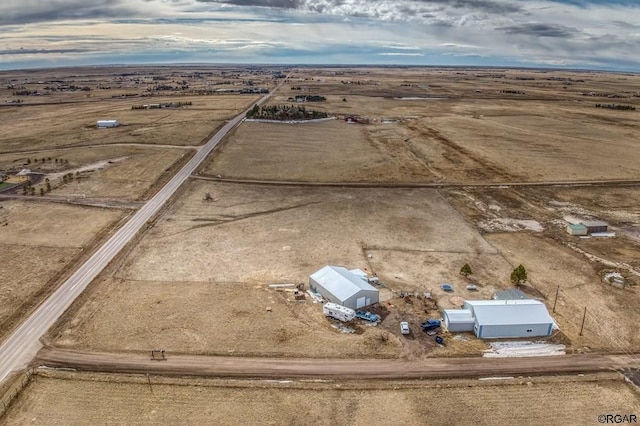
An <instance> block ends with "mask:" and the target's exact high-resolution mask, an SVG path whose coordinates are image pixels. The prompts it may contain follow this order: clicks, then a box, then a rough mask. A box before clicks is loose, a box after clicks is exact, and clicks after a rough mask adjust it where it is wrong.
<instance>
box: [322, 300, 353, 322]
mask: <svg viewBox="0 0 640 426" xmlns="http://www.w3.org/2000/svg"><path fill="white" fill-rule="evenodd" d="M322 313H323V314H324V315H325V316H328V317H331V318H335V319H337V320H338V321H342V322H348V321H351V320H352V319H354V318H355V317H356V311H354V310H353V309H351V308H347V307H346V306H342V305H338V304H337V303H331V302H328V303H325V304H324V306H323V307H322Z"/></svg>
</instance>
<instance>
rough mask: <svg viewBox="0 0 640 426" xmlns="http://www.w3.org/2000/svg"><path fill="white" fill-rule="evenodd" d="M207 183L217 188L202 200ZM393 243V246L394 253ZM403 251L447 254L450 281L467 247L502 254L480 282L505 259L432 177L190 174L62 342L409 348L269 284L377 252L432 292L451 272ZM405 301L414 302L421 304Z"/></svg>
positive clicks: (347, 350) (217, 349) (327, 351)
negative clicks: (345, 185)
mask: <svg viewBox="0 0 640 426" xmlns="http://www.w3.org/2000/svg"><path fill="white" fill-rule="evenodd" d="M206 192H209V193H210V194H211V196H212V198H213V201H205V200H203V196H204V194H205V193H206ZM433 218H440V220H439V221H438V222H437V223H435V222H434V221H433ZM444 218H446V219H447V220H444ZM394 252H398V255H397V256H396V257H393V256H391V255H389V253H394ZM405 253H406V254H409V255H411V254H414V255H416V256H417V258H420V256H423V258H421V259H429V257H430V256H431V255H433V254H434V253H435V254H437V256H438V257H437V258H439V259H443V260H446V261H447V262H449V265H451V268H452V269H451V270H450V271H449V277H450V278H451V280H453V282H458V281H460V280H459V279H458V278H457V277H456V276H457V275H458V274H457V272H458V270H459V268H460V266H461V264H458V263H459V262H460V261H461V260H462V259H464V256H465V253H466V255H467V256H468V257H469V258H474V259H475V258H479V259H480V260H483V261H484V260H487V261H489V262H490V263H491V264H492V265H493V268H494V270H491V271H489V270H488V271H486V272H483V273H482V274H479V277H483V279H486V282H485V283H484V284H494V281H493V280H494V279H497V278H498V277H499V276H500V275H503V274H507V273H508V271H509V269H508V265H507V264H506V262H504V261H503V260H502V259H500V258H497V257H496V255H495V250H494V249H493V248H492V247H491V246H490V245H488V244H487V243H486V242H485V241H484V240H483V239H482V238H481V237H480V236H479V235H478V234H477V232H476V231H475V230H473V229H472V228H470V227H469V225H467V224H466V223H465V222H464V220H463V218H462V217H461V216H459V215H457V214H456V213H455V211H453V210H452V209H451V208H450V207H449V206H448V204H447V203H446V202H444V199H442V198H441V196H440V195H438V193H437V192H436V191H434V190H423V189H416V190H379V189H328V188H312V189H310V188H290V187H271V188H264V187H261V186H257V185H237V184H219V183H210V182H203V181H194V182H192V183H191V184H190V186H189V187H188V189H187V191H186V192H185V193H184V194H183V196H182V197H181V198H180V199H179V200H178V201H177V202H176V203H175V204H174V205H173V206H171V207H170V208H169V210H168V211H167V212H166V213H165V214H164V215H163V216H162V217H161V218H160V219H159V220H158V222H157V223H156V226H154V227H153V228H152V229H150V230H149V231H148V232H147V233H146V235H145V236H144V238H143V239H142V240H141V241H140V243H139V244H138V245H137V246H136V247H135V248H133V250H132V251H131V252H129V253H128V254H127V257H126V258H125V259H123V260H122V263H121V264H120V265H118V267H117V270H115V271H114V272H113V273H112V274H113V277H108V278H105V279H104V281H101V282H100V283H99V284H98V286H97V288H98V290H96V293H95V295H92V297H91V300H90V301H89V302H87V303H86V304H85V305H84V306H83V307H82V308H81V309H80V310H79V311H78V313H77V314H76V315H75V318H74V319H73V320H71V322H70V323H69V324H67V325H66V326H63V327H62V328H61V330H60V331H59V332H58V334H57V335H56V337H55V338H56V340H57V341H56V344H59V345H63V346H66V347H82V348H84V349H100V350H118V349H125V350H146V349H148V348H149V347H153V346H154V345H155V346H157V345H160V346H163V347H166V348H171V349H172V350H174V351H178V352H197V353H201V352H202V353H229V352H232V353H238V354H249V353H250V354H269V355H279V356H284V355H296V356H312V355H316V356H318V355H319V354H322V356H332V357H336V356H338V357H339V356H353V355H358V356H375V357H380V356H401V355H403V354H405V355H406V354H407V352H413V350H414V349H420V348H414V347H413V346H410V347H407V348H404V349H402V350H401V348H400V346H399V344H398V340H397V338H395V337H393V338H390V339H389V340H388V341H387V343H385V344H382V343H384V342H381V341H380V339H379V334H381V333H383V334H387V332H383V331H378V329H374V328H370V327H365V328H363V329H362V330H361V331H363V332H364V333H363V334H355V335H348V334H341V333H339V332H337V331H336V330H334V329H332V328H330V327H329V326H328V323H327V321H326V320H324V319H323V318H322V316H321V313H320V312H321V311H320V307H319V305H315V304H312V303H311V302H310V301H309V300H307V301H305V302H302V303H295V302H290V301H287V298H286V297H285V296H286V294H284V293H279V292H277V291H275V290H269V289H268V285H269V284H272V283H288V282H290V283H300V282H303V283H307V282H308V275H309V274H310V273H312V272H314V271H315V270H317V269H319V268H320V267H322V266H324V265H325V264H344V265H347V266H350V267H359V268H366V269H368V270H370V271H371V270H373V271H376V272H378V271H377V268H378V265H379V266H380V268H381V271H380V272H378V274H379V276H380V279H381V280H382V281H384V282H385V283H386V284H387V286H388V288H390V289H395V290H410V289H413V290H415V291H427V290H428V289H430V288H433V287H435V286H437V285H438V284H439V282H438V280H439V279H440V278H443V277H445V276H446V275H447V273H446V271H445V270H444V268H443V269H442V274H441V275H434V276H430V272H429V269H428V268H429V264H428V262H427V261H422V260H421V261H420V262H416V263H412V261H411V259H413V258H409V260H408V261H407V258H406V257H403V255H404V254H405ZM378 257H380V259H381V261H378ZM396 259H398V260H397V262H398V263H394V262H396ZM423 262H424V263H423ZM387 270H388V271H391V273H393V274H399V272H398V271H400V270H402V271H403V272H402V274H403V275H402V277H400V275H397V276H396V275H391V274H389V275H387V272H386V271H387ZM483 274H484V275H483ZM385 291H386V292H387V293H385V294H389V291H388V290H385ZM487 291H488V290H487ZM289 298H291V295H290V294H289ZM267 307H270V308H271V309H272V312H267V311H266V308H267ZM409 308H410V307H407V310H406V313H407V314H415V315H419V314H420V311H418V312H413V310H412V309H409ZM401 311H404V310H403V309H401ZM436 314H437V312H436ZM123 315H125V317H126V320H124V321H123ZM422 315H425V312H424V311H423V312H422ZM419 318H420V317H416V319H415V320H414V322H417V321H418V319H419ZM396 320H397V318H395V317H390V319H389V321H387V322H385V323H383V327H382V328H383V329H384V330H387V331H388V332H390V333H391V334H393V335H399V332H398V329H397V328H398V327H397V321H396ZM256 324H259V326H256ZM345 342H349V343H348V344H345ZM310 348H313V349H312V350H311V349H310ZM427 348H428V347H427ZM405 349H406V350H405ZM423 351H424V350H418V352H419V353H421V352H423Z"/></svg>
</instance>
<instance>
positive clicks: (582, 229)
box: [566, 223, 589, 235]
mask: <svg viewBox="0 0 640 426" xmlns="http://www.w3.org/2000/svg"><path fill="white" fill-rule="evenodd" d="M566 229H567V233H568V234H569V235H587V234H588V233H589V232H588V231H587V227H586V226H584V225H583V224H581V223H570V224H568V225H567V228H566Z"/></svg>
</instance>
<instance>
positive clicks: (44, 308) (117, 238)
mask: <svg viewBox="0 0 640 426" xmlns="http://www.w3.org/2000/svg"><path fill="white" fill-rule="evenodd" d="M285 81H286V79H283V80H282V82H281V83H280V84H279V85H278V86H277V87H276V88H275V89H274V90H272V91H271V93H274V92H276V91H277V90H278V89H279V88H280V86H282V84H284V82H285ZM271 93H270V94H268V95H266V96H264V97H263V98H261V99H260V100H259V101H258V103H263V102H265V101H266V100H267V99H268V98H269V97H270V96H271ZM245 115H246V111H245V112H243V113H242V114H240V115H238V116H237V117H235V118H234V119H232V120H231V121H229V122H228V123H227V124H226V125H225V126H224V127H222V129H220V131H219V132H218V133H216V134H215V136H213V137H212V138H211V139H210V140H209V142H207V143H206V144H205V145H204V146H202V148H201V149H199V150H198V151H197V152H196V154H195V155H194V156H193V158H191V160H189V162H188V163H187V164H186V165H185V166H184V167H183V168H182V169H181V170H180V171H179V172H178V173H177V174H176V175H175V176H174V177H173V178H172V179H171V180H170V181H169V182H168V183H167V184H166V185H165V186H164V187H163V188H162V189H161V190H160V191H158V193H157V194H156V195H155V196H154V197H153V198H151V199H150V200H149V201H148V202H147V203H146V204H145V205H144V206H143V207H142V208H140V210H138V212H137V213H136V214H135V215H134V216H133V217H132V218H131V219H130V220H129V221H128V222H127V223H126V224H125V225H124V226H123V227H122V228H120V229H119V230H118V231H117V232H116V233H115V234H114V235H113V236H112V237H111V238H109V240H108V241H107V242H106V243H105V244H104V245H103V246H102V247H100V248H99V249H98V250H97V251H96V252H95V253H94V254H93V256H91V257H90V258H89V259H88V260H87V261H86V263H84V264H83V265H82V266H81V267H80V268H79V269H78V270H77V271H76V272H75V273H74V274H73V275H71V277H69V279H68V280H67V281H65V282H64V283H63V284H62V285H61V286H60V288H58V289H57V290H56V291H55V293H53V294H52V295H51V296H50V297H49V298H48V299H47V300H46V301H44V302H43V303H42V304H41V305H40V306H39V307H38V308H37V309H36V310H35V312H33V314H31V316H30V317H29V318H27V320H26V321H25V322H24V323H22V324H21V325H20V326H19V327H18V328H17V329H16V330H14V332H13V334H12V335H11V336H9V338H8V339H7V340H6V341H5V342H4V343H3V344H2V346H0V382H1V381H3V380H4V379H5V378H6V377H7V376H8V375H9V374H11V372H13V371H15V370H19V369H21V368H24V367H25V366H26V365H27V364H28V363H29V362H30V361H31V360H32V359H33V357H34V356H35V355H36V353H37V352H38V350H39V349H40V348H41V347H42V344H41V343H40V337H42V336H43V335H44V334H45V333H46V332H47V330H48V329H49V328H50V327H51V326H52V325H53V324H54V323H55V322H56V321H57V320H58V318H60V316H62V314H63V313H64V312H65V311H66V310H67V308H68V307H69V306H71V304H72V303H73V301H74V300H75V299H76V298H77V297H78V296H79V295H80V293H82V292H83V291H84V289H85V288H86V287H87V285H89V283H90V282H91V281H92V280H93V279H94V278H95V277H96V276H97V275H98V274H99V273H100V272H101V271H102V270H103V269H104V268H105V267H106V266H107V265H108V264H109V262H110V261H111V260H112V259H113V258H114V257H115V256H116V255H117V254H118V253H119V252H120V250H122V248H123V247H124V246H125V245H126V244H127V243H128V242H129V241H130V240H131V239H132V238H133V236H134V235H136V233H137V232H138V231H139V230H140V229H142V227H143V226H144V225H145V224H146V223H147V221H149V220H150V219H151V218H152V217H153V216H154V215H155V214H156V213H157V212H158V211H159V210H160V208H161V207H162V206H163V205H164V204H165V202H166V201H167V200H168V199H169V197H171V196H172V195H173V194H174V193H175V192H176V190H177V189H178V188H179V187H180V186H181V185H182V184H183V183H184V181H185V180H187V178H189V175H191V174H192V173H193V172H194V171H195V170H196V168H197V167H198V166H199V165H200V163H201V162H202V161H203V160H204V159H205V158H206V157H207V155H209V153H211V151H212V150H213V148H215V146H216V145H218V143H220V141H221V140H222V138H224V137H225V135H226V134H227V133H228V132H229V131H230V130H231V129H232V128H233V127H234V126H236V125H237V124H238V123H240V121H242V119H243V118H244V117H245Z"/></svg>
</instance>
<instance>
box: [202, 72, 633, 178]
mask: <svg viewBox="0 0 640 426" xmlns="http://www.w3.org/2000/svg"><path fill="white" fill-rule="evenodd" d="M336 74H337V75H336ZM291 81H292V82H291V84H290V85H288V86H289V90H287V89H286V88H285V89H283V90H282V91H281V93H280V94H279V96H276V97H274V98H273V99H272V100H271V101H270V103H272V104H283V103H287V99H288V98H289V97H293V96H296V95H305V94H314V95H321V96H325V97H326V98H327V101H326V102H310V103H307V104H306V106H307V108H312V109H318V110H323V111H327V112H329V113H331V114H336V115H338V116H345V115H357V116H361V117H363V118H365V119H367V120H368V121H369V124H361V125H357V127H359V128H361V129H362V130H361V132H362V133H364V134H365V135H367V138H366V139H367V140H368V141H369V145H368V146H367V145H363V146H362V148H355V147H356V145H353V146H354V149H363V150H364V152H367V153H368V152H371V153H380V155H382V156H384V157H386V161H387V162H390V163H392V164H393V163H395V162H396V161H397V162H398V164H399V165H402V167H403V173H400V174H398V173H397V172H396V173H393V172H394V171H395V170H396V169H397V166H396V167H395V168H394V169H392V170H388V169H387V170H381V172H382V173H383V176H378V175H376V173H375V171H374V173H371V172H368V171H367V170H366V169H365V170H364V171H363V172H362V173H361V175H360V176H359V177H358V179H357V180H372V181H381V180H386V179H385V177H384V176H385V175H384V174H385V173H390V177H389V178H388V180H390V181H393V180H395V181H398V180H402V181H409V182H411V181H424V182H431V181H434V179H435V180H438V181H444V182H477V181H486V182H508V181H514V180H516V181H556V180H585V179H587V180H590V179H628V178H634V177H636V176H637V175H638V172H639V171H640V170H639V168H638V164H639V161H638V160H639V158H638V157H637V156H636V154H637V153H638V150H637V149H635V146H636V142H637V140H638V138H639V137H640V125H639V124H638V123H639V121H638V114H640V112H639V111H618V110H611V109H603V108H595V105H596V103H601V104H623V105H632V106H636V107H640V76H619V75H610V74H600V73H589V74H570V73H566V72H536V71H502V70H496V71H495V72H489V71H487V70H471V71H469V70H466V71H465V70H416V69H413V70H412V69H408V70H404V69H403V70H402V71H401V72H392V71H390V70H384V69H383V70H374V69H359V70H351V71H346V72H345V71H344V70H343V71H338V70H302V71H300V72H299V73H297V74H295V75H294V76H293V78H292V80H291ZM342 82H361V83H362V84H344V83H342ZM292 87H301V89H304V90H291V88H292ZM503 91H515V92H522V93H518V94H514V93H503ZM403 98H404V99H403ZM407 98H408V99H407ZM385 120H386V121H388V120H392V121H397V123H388V122H387V123H386V124H383V123H384V122H385ZM261 127H262V126H260V127H256V128H255V130H256V131H255V132H252V133H249V131H250V130H249V129H247V130H246V131H245V132H238V134H237V135H236V137H235V138H233V139H232V141H234V142H235V141H236V140H237V142H238V143H237V144H234V151H233V155H230V156H229V158H228V159H227V158H225V155H224V154H223V155H222V156H221V157H220V158H218V159H217V160H216V161H217V162H218V164H223V163H224V164H226V163H225V162H229V163H231V162H234V160H236V159H242V158H243V157H245V156H248V157H251V156H252V155H258V154H259V153H261V152H262V151H261V149H263V148H262V147H261V146H260V143H261V137H260V130H262V128H261ZM291 132H295V131H293V130H291V131H289V132H287V133H291ZM287 133H285V134H284V135H283V136H282V137H281V138H280V141H279V142H278V141H277V140H276V141H275V143H274V138H273V137H268V138H267V139H268V141H269V144H268V147H269V149H270V150H274V151H275V152H278V150H279V149H282V148H278V146H279V145H280V144H282V146H287V147H289V149H295V150H296V154H295V155H296V158H299V159H300V160H299V161H305V163H304V164H302V165H300V164H298V165H297V167H298V170H305V169H306V170H307V172H306V173H308V174H309V175H308V176H307V175H306V174H304V173H303V175H302V177H301V178H300V180H306V179H310V180H312V179H313V178H314V176H315V175H313V173H315V171H311V170H314V168H313V166H314V155H315V153H317V150H316V148H315V147H316V145H317V144H318V142H316V143H313V144H312V145H309V144H308V143H305V142H306V141H305V140H304V139H303V140H302V142H300V141H299V138H300V136H299V134H295V135H294V136H293V137H290V136H288V135H287ZM267 134H269V132H268V131H267ZM334 138H336V136H335V135H334V134H332V133H331V132H330V133H328V137H325V139H334ZM247 139H248V140H247ZM275 139H277V138H275ZM337 139H338V140H336V141H333V140H332V141H331V143H332V144H340V143H341V138H337ZM349 142H351V141H349ZM232 143H233V142H232ZM350 146H351V144H349V147H350ZM346 149H349V148H346ZM300 151H302V153H305V155H308V158H307V157H304V156H302V153H301V152H300ZM349 152H350V151H346V153H349ZM368 155H372V154H368ZM368 155H367V156H368ZM367 156H365V158H367ZM389 157H391V158H390V159H389ZM360 158H362V154H361V155H360V156H357V157H352V156H349V155H346V156H344V157H343V158H342V159H341V161H340V162H333V163H332V169H334V170H335V168H337V167H340V168H341V169H342V170H343V172H342V175H343V176H344V179H345V180H346V181H350V180H353V177H352V176H350V175H349V173H353V170H354V169H356V168H357V167H359V165H360V163H359V161H360ZM279 161H282V160H281V157H280V156H274V157H273V159H272V160H271V162H272V164H276V163H278V162H279ZM284 161H285V164H286V160H284ZM315 161H317V160H315ZM237 163H241V161H240V162H238V161H236V163H235V164H237ZM215 165H216V163H215V162H214V167H213V168H215ZM229 168H230V167H228V166H227V169H229ZM234 170H235V172H234V175H237V174H239V173H240V172H239V171H237V170H238V169H234ZM239 170H242V172H243V173H244V174H245V175H246V176H245V177H255V178H262V175H260V173H255V174H254V172H253V170H252V169H251V168H249V169H248V170H246V171H245V170H243V169H242V165H241V164H240V165H239ZM332 173H333V174H335V171H333V170H332ZM298 174H299V173H298ZM295 176H297V175H295ZM434 177H435V178H434ZM291 179H293V178H291Z"/></svg>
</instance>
